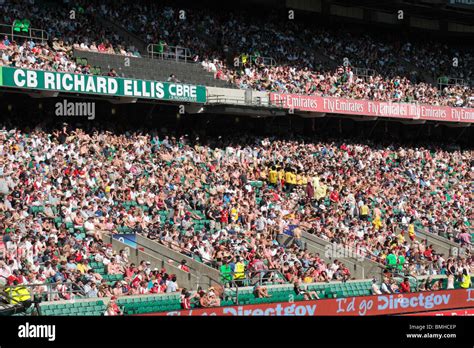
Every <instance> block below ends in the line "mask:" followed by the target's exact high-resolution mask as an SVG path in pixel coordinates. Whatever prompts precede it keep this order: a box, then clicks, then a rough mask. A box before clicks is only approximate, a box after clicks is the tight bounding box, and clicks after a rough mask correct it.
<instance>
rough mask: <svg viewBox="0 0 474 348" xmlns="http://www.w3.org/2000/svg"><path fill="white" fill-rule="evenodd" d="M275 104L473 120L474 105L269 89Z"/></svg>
mask: <svg viewBox="0 0 474 348" xmlns="http://www.w3.org/2000/svg"><path fill="white" fill-rule="evenodd" d="M270 100H271V102H272V103H273V104H275V105H280V106H282V107H284V108H286V109H294V110H302V111H311V112H317V113H334V114H345V115H356V116H373V117H393V118H400V119H406V120H431V121H444V122H465V123H471V122H474V109H473V108H453V107H449V106H435V105H426V104H417V103H396V102H379V101H371V100H356V99H343V98H334V97H317V96H308V95H300V94H280V93H270Z"/></svg>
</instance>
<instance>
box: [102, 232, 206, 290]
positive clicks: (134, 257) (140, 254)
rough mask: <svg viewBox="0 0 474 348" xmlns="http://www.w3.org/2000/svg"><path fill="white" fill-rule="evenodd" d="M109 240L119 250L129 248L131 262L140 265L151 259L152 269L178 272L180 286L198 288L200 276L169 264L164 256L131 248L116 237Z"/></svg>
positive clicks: (172, 272) (170, 272) (169, 272)
mask: <svg viewBox="0 0 474 348" xmlns="http://www.w3.org/2000/svg"><path fill="white" fill-rule="evenodd" d="M109 242H110V243H112V248H113V249H114V250H115V251H117V252H118V251H119V250H121V249H126V250H129V252H130V253H129V262H130V263H134V264H135V265H137V266H138V264H140V262H141V261H150V264H151V265H150V267H151V269H154V268H158V269H162V268H166V273H168V274H176V278H177V281H178V285H179V287H184V288H187V289H193V290H194V289H196V287H197V282H198V278H197V276H196V275H195V274H191V273H188V272H184V271H182V270H181V269H180V268H178V267H177V266H176V265H172V264H169V263H168V262H167V261H165V259H163V258H159V257H156V255H150V254H149V253H148V252H146V251H141V250H139V249H134V248H130V247H129V246H128V245H126V244H124V243H122V242H119V241H118V240H116V239H110V240H109Z"/></svg>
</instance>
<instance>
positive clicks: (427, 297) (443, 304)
mask: <svg viewBox="0 0 474 348" xmlns="http://www.w3.org/2000/svg"><path fill="white" fill-rule="evenodd" d="M469 307H471V308H474V289H467V290H466V289H459V290H442V291H427V292H416V293H409V294H393V295H378V296H376V295H375V296H358V297H347V298H338V299H323V300H314V301H298V302H280V303H266V304H256V305H242V306H227V307H214V308H199V309H192V310H182V311H173V312H162V313H150V314H145V315H167V316H208V315H226V316H229V315H230V316H328V315H330V316H334V315H350V316H367V315H389V314H402V313H415V312H422V311H430V310H441V309H456V308H469Z"/></svg>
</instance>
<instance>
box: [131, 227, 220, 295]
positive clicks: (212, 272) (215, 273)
mask: <svg viewBox="0 0 474 348" xmlns="http://www.w3.org/2000/svg"><path fill="white" fill-rule="evenodd" d="M137 244H138V247H143V248H144V251H145V252H146V253H147V254H149V255H151V256H155V257H156V258H159V259H161V260H167V261H168V260H172V261H173V262H175V263H176V264H179V262H181V260H186V261H187V265H188V267H189V268H190V269H191V273H192V274H194V275H195V276H196V277H197V278H198V279H199V281H198V282H199V283H200V284H199V285H201V286H202V287H203V288H204V287H206V286H210V285H212V284H220V272H219V270H217V269H215V268H212V267H210V266H207V265H205V264H203V263H201V262H198V261H196V260H194V259H192V258H190V257H188V256H186V255H183V254H181V253H179V252H177V251H174V250H171V249H170V248H167V247H165V246H164V245H162V244H160V243H157V242H155V241H153V240H151V239H148V238H146V237H144V236H140V235H137Z"/></svg>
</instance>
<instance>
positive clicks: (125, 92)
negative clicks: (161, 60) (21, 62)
mask: <svg viewBox="0 0 474 348" xmlns="http://www.w3.org/2000/svg"><path fill="white" fill-rule="evenodd" d="M0 86H1V87H13V88H21V89H34V90H44V91H56V92H64V93H81V94H96V95H106V96H113V97H133V98H144V99H156V100H167V101H183V102H190V103H205V102H206V87H204V86H197V85H189V84H182V83H170V82H159V81H150V80H136V79H129V78H121V77H109V76H95V75H84V74H71V73H62V72H54V71H42V70H27V69H17V68H10V67H0Z"/></svg>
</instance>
